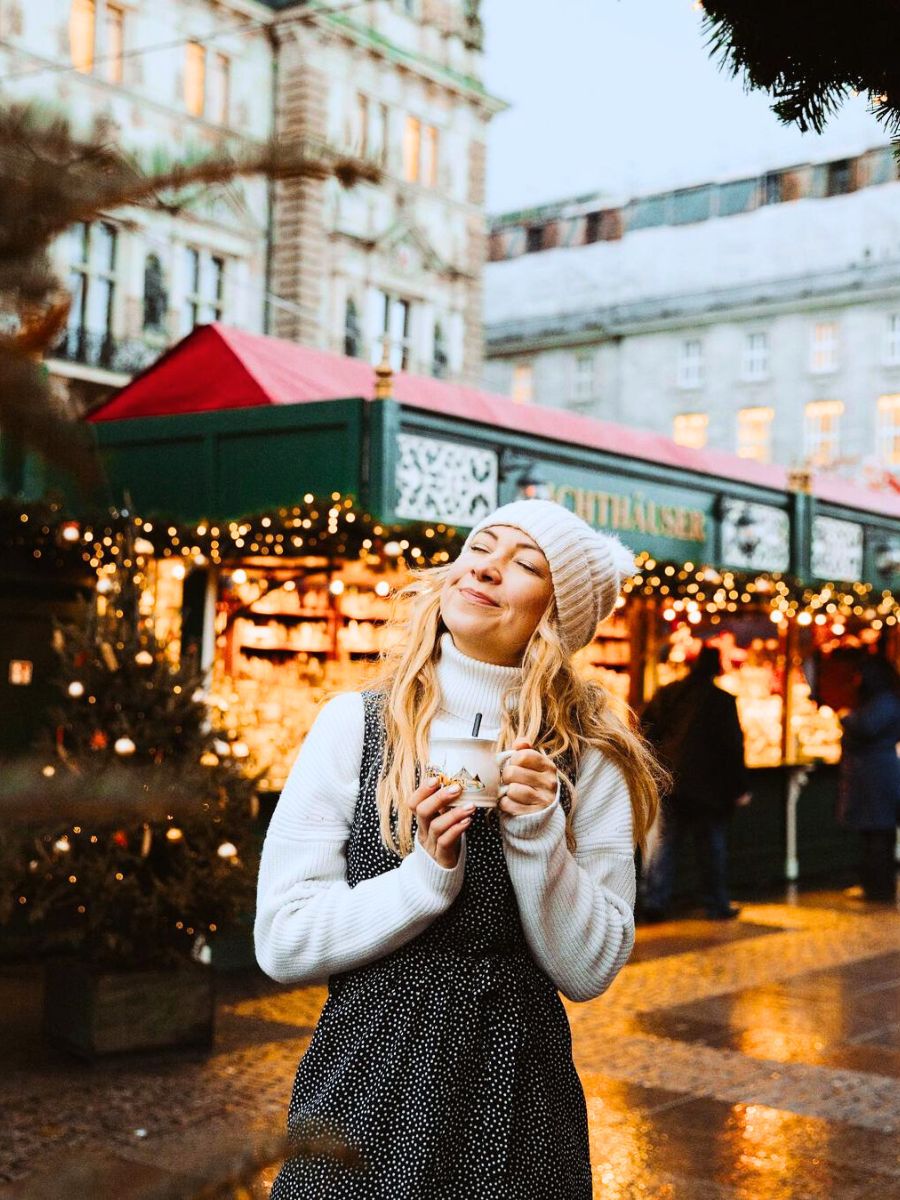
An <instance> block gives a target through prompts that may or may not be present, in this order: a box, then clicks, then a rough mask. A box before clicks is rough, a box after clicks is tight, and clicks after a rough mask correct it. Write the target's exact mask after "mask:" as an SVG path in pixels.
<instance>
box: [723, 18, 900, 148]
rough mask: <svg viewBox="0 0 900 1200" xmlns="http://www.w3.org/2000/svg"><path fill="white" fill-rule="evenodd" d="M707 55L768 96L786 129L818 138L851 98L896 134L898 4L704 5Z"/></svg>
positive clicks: (899, 122) (899, 105) (899, 126)
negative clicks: (866, 104)
mask: <svg viewBox="0 0 900 1200" xmlns="http://www.w3.org/2000/svg"><path fill="white" fill-rule="evenodd" d="M703 7H704V12H705V18H704V28H705V32H706V35H707V44H708V46H709V49H710V53H711V54H712V56H713V57H715V58H717V59H718V60H719V62H720V64H721V66H722V67H723V68H724V69H725V70H728V71H730V72H731V74H732V75H735V76H741V75H742V76H743V77H744V80H745V83H746V85H747V87H748V88H750V89H752V88H757V89H760V90H763V91H767V92H769V93H770V94H771V96H772V97H773V98H774V101H775V103H774V104H773V106H772V107H773V110H774V111H775V113H776V114H777V116H778V117H779V119H780V120H781V121H782V122H784V123H785V124H795V125H797V126H798V128H799V129H801V130H802V131H803V132H808V131H809V130H814V131H815V132H816V133H821V132H822V130H823V129H824V127H825V125H826V124H827V122H828V121H829V120H830V119H831V117H833V116H834V114H835V113H836V112H837V111H838V110H839V109H840V107H841V105H842V104H843V103H844V101H845V100H846V99H847V97H848V96H850V95H851V94H854V93H862V94H865V95H868V96H869V98H870V100H871V102H872V109H873V112H874V113H875V115H876V117H877V118H878V120H879V121H881V123H882V124H883V125H884V126H885V128H886V129H887V130H888V132H889V133H890V135H891V137H892V138H894V139H896V138H897V135H898V131H900V59H898V56H897V54H896V46H897V43H898V40H900V6H898V4H897V3H896V0H865V2H864V3H860V4H847V3H846V0H791V2H790V3H789V4H785V3H784V0H704V5H703Z"/></svg>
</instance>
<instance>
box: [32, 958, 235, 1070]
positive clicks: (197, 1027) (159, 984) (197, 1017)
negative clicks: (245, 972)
mask: <svg viewBox="0 0 900 1200" xmlns="http://www.w3.org/2000/svg"><path fill="white" fill-rule="evenodd" d="M214 1011H215V1010H214V993H213V974H212V971H210V970H209V968H208V967H204V966H200V965H199V964H197V965H195V964H185V966H183V967H177V968H174V969H172V970H155V971H146V970H142V971H113V970H103V969H101V968H97V967H92V966H90V965H88V964H86V963H81V962H78V961H66V960H61V961H59V962H53V963H49V964H48V965H47V969H46V975H45V980H44V1033H45V1035H46V1037H47V1038H48V1040H49V1041H50V1042H52V1043H53V1045H55V1046H60V1047H62V1048H63V1049H65V1050H69V1051H71V1052H72V1053H73V1054H77V1055H80V1056H81V1057H83V1058H97V1057H100V1056H102V1055H105V1054H119V1053H123V1052H125V1051H135V1050H163V1049H171V1048H176V1047H181V1048H185V1049H186V1048H191V1049H203V1050H208V1049H210V1048H211V1047H212V1044H213V1018H214Z"/></svg>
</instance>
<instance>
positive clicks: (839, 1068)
mask: <svg viewBox="0 0 900 1200" xmlns="http://www.w3.org/2000/svg"><path fill="white" fill-rule="evenodd" d="M323 999H324V989H321V988H304V989H284V988H279V987H277V986H276V985H274V984H270V983H268V982H267V981H265V980H264V979H262V978H261V977H260V976H257V975H251V974H248V975H242V976H236V977H225V978H223V980H222V985H221V988H220V996H219V1009H218V1027H217V1039H216V1048H215V1051H214V1053H213V1054H212V1055H210V1056H209V1057H207V1058H200V1057H197V1058H194V1059H189V1060H186V1059H185V1058H183V1057H181V1058H162V1057H156V1058H153V1059H146V1058H145V1059H141V1060H137V1059H131V1060H122V1061H119V1062H116V1063H112V1064H110V1063H106V1064H103V1065H94V1066H86V1065H83V1064H80V1063H78V1062H75V1061H73V1060H70V1059H68V1058H65V1057H63V1056H62V1055H60V1054H57V1053H55V1052H54V1051H52V1050H49V1049H48V1048H47V1047H45V1046H44V1045H43V1044H42V1042H41V1040H40V1035H39V1030H38V1017H37V1014H38V1012H39V1007H40V975H39V973H38V972H36V971H33V970H30V971H22V970H18V971H17V970H14V969H12V968H7V969H5V970H4V971H2V972H0V1055H2V1061H3V1063H4V1071H3V1076H2V1080H0V1105H2V1108H3V1112H4V1117H3V1122H2V1127H0V1180H3V1181H5V1182H4V1184H3V1185H2V1186H0V1198H2V1200H11V1198H12V1197H16V1200H37V1198H39V1197H40V1198H42V1200H43V1198H46V1200H49V1198H50V1197H56V1196H57V1195H59V1196H62V1195H63V1194H64V1195H65V1197H66V1200H80V1197H77V1196H76V1195H74V1194H73V1192H72V1191H71V1189H69V1190H68V1191H66V1192H65V1193H63V1192H60V1191H59V1190H58V1189H57V1190H54V1186H55V1185H54V1176H53V1167H52V1162H53V1157H54V1156H55V1158H56V1161H71V1160H72V1159H73V1158H86V1157H87V1156H90V1155H94V1154H102V1155H103V1156H105V1159H106V1160H107V1161H108V1163H109V1169H110V1172H111V1175H110V1181H109V1184H108V1185H107V1189H106V1190H105V1192H104V1194H103V1196H102V1197H101V1196H100V1195H99V1194H98V1193H93V1194H91V1195H90V1200H94V1196H95V1195H96V1196H97V1200H105V1197H106V1196H107V1195H108V1196H109V1197H113V1196H115V1197H119V1196H125V1195H127V1194H129V1191H128V1189H129V1188H131V1187H135V1186H137V1184H138V1183H139V1182H140V1181H141V1179H146V1180H147V1181H148V1182H149V1181H151V1180H153V1179H154V1178H158V1177H160V1176H168V1175H172V1176H174V1177H175V1178H176V1179H177V1178H179V1177H180V1178H183V1179H184V1189H185V1194H188V1192H189V1179H188V1176H189V1173H190V1168H189V1165H188V1164H189V1162H190V1158H191V1154H192V1152H193V1151H194V1150H195V1149H196V1147H197V1146H198V1145H201V1144H203V1143H204V1142H205V1143H206V1144H209V1142H210V1140H211V1139H216V1138H219V1137H222V1138H229V1137H233V1136H234V1135H235V1134H239V1135H243V1134H245V1133H246V1132H247V1131H248V1130H252V1129H269V1130H278V1129H280V1128H281V1125H282V1122H283V1120H284V1115H285V1111H286V1106H287V1099H288V1095H289V1093H290V1086H291V1081H292V1078H293V1073H294V1070H295V1067H296V1064H297V1061H298V1059H299V1057H300V1055H301V1054H302V1052H303V1050H304V1048H305V1046H306V1045H307V1043H308V1040H309V1037H310V1034H311V1032H312V1028H313V1026H314V1025H315V1021H316V1018H317V1016H318V1012H319V1009H320V1007H321V1004H322V1001H323ZM568 1009H569V1014H570V1019H571V1022H572V1031H573V1038H574V1046H575V1057H576V1062H577V1065H578V1068H579V1071H580V1073H581V1076H582V1079H583V1081H584V1084H585V1090H586V1093H587V1097H588V1107H589V1115H590V1125H591V1147H592V1161H593V1163H594V1179H595V1187H594V1195H595V1196H596V1197H602V1198H603V1200H726V1198H728V1200H807V1198H808V1200H831V1198H832V1197H834V1198H836V1200H874V1198H875V1197H878V1200H892V1198H893V1200H900V1082H898V1080H900V913H898V911H897V910H896V909H891V908H888V907H887V906H873V905H866V904H864V903H861V902H858V901H851V900H848V899H847V898H846V897H845V896H844V895H843V894H841V893H818V894H812V895H807V896H804V897H802V898H801V900H800V901H799V902H796V903H768V904H753V905H747V906H746V907H745V908H744V909H743V911H742V913H741V916H740V918H739V920H737V921H735V922H729V923H727V924H718V923H712V922H707V921H700V920H679V921H672V922H670V923H668V924H664V925H657V926H651V927H643V928H640V929H639V931H638V944H637V946H636V949H635V953H634V955H633V957H632V961H631V962H630V963H629V965H628V966H627V967H626V968H625V969H624V971H623V972H622V974H621V976H620V977H619V979H618V980H617V981H616V983H615V984H614V985H613V987H612V988H611V989H610V991H609V992H608V993H607V994H606V996H603V997H601V998H600V999H599V1000H596V1001H593V1002H591V1003H589V1004H583V1005H574V1004H572V1005H568ZM48 1163H49V1164H51V1165H50V1166H49V1167H48ZM115 1172H118V1174H117V1175H115V1177H114V1174H113V1173H115ZM126 1181H127V1185H126ZM258 1194H259V1195H260V1196H263V1195H264V1194H265V1188H264V1186H263V1185H262V1183H261V1185H260V1187H259V1189H258ZM85 1200H88V1193H85Z"/></svg>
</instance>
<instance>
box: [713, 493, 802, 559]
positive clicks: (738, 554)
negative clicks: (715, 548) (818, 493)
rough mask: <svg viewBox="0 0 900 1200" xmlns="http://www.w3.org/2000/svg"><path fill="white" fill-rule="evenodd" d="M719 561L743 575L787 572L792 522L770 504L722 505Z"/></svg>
mask: <svg viewBox="0 0 900 1200" xmlns="http://www.w3.org/2000/svg"><path fill="white" fill-rule="evenodd" d="M722 561H723V563H726V564H727V565H728V566H730V567H737V568H739V569H741V570H745V571H787V569H788V567H789V566H790V561H791V522H790V518H789V517H788V514H787V513H786V512H783V511H782V510H781V509H780V508H775V507H773V506H772V505H771V504H752V503H750V502H749V501H744V500H732V499H725V500H724V501H723V502H722Z"/></svg>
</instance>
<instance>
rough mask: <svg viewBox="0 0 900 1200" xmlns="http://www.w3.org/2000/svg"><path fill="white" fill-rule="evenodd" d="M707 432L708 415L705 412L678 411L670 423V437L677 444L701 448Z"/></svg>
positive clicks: (704, 443) (694, 448)
mask: <svg viewBox="0 0 900 1200" xmlns="http://www.w3.org/2000/svg"><path fill="white" fill-rule="evenodd" d="M708 434H709V417H708V415H707V414H706V413H696V412H694V413H679V414H678V415H677V416H676V418H675V420H674V421H673V423H672V438H673V440H674V441H676V442H677V443H678V445H679V446H690V447H691V449H692V450H702V449H703V447H704V446H705V445H706V439H707V437H708Z"/></svg>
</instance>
